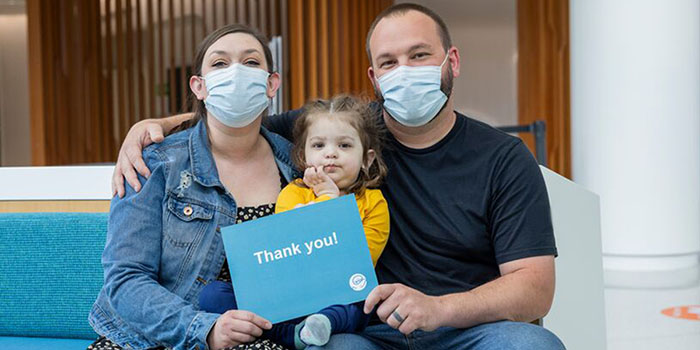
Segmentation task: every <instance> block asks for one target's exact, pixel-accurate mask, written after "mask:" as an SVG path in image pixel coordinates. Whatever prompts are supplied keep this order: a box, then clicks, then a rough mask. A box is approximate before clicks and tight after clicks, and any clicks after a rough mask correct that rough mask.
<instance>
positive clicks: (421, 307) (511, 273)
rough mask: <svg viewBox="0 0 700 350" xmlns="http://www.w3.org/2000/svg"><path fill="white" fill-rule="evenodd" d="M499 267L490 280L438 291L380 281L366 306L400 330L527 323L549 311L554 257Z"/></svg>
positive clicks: (542, 257)
mask: <svg viewBox="0 0 700 350" xmlns="http://www.w3.org/2000/svg"><path fill="white" fill-rule="evenodd" d="M499 268H500V270H501V277H499V278H497V279H495V280H493V281H491V282H488V283H485V284H483V285H481V286H479V287H477V288H474V289H472V290H470V291H467V292H462V293H454V294H447V295H442V296H429V295H425V294H423V293H421V292H419V291H417V290H415V289H412V288H410V287H407V286H405V285H402V284H384V285H380V286H378V287H376V288H375V289H374V290H373V291H372V292H371V293H370V294H369V296H368V297H367V300H366V301H365V309H364V311H365V313H369V312H370V311H371V310H372V309H373V308H374V306H376V305H377V304H379V307H378V308H377V316H379V318H380V319H381V320H382V322H385V323H387V324H388V325H389V326H391V327H393V328H396V329H398V330H399V331H401V332H402V333H404V334H409V333H411V332H413V331H414V330H416V329H420V330H424V331H432V330H435V329H436V328H439V327H444V326H447V327H455V328H468V327H472V326H475V325H478V324H482V323H487V322H494V321H500V320H511V321H524V322H528V321H532V320H535V319H538V318H541V317H543V316H544V315H546V314H547V312H549V308H550V307H551V305H552V299H553V298H554V257H553V256H537V257H531V258H523V259H518V260H514V261H510V262H507V263H504V264H501V265H499ZM395 312H396V313H398V315H396V314H395ZM397 317H398V318H397ZM401 321H403V322H401Z"/></svg>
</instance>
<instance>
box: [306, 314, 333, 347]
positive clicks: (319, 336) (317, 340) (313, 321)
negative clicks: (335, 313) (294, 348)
mask: <svg viewBox="0 0 700 350" xmlns="http://www.w3.org/2000/svg"><path fill="white" fill-rule="evenodd" d="M330 337H331V321H330V320H329V319H328V317H326V315H322V314H313V315H311V316H309V317H307V318H306V320H304V326H302V328H301V331H299V339H300V340H301V341H302V342H304V344H306V345H316V346H323V345H326V343H328V339H330Z"/></svg>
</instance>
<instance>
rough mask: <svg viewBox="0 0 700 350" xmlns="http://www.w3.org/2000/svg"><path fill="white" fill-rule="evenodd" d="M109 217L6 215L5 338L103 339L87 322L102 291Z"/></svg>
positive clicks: (0, 229)
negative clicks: (103, 257)
mask: <svg viewBox="0 0 700 350" xmlns="http://www.w3.org/2000/svg"><path fill="white" fill-rule="evenodd" d="M107 218H108V214H106V213H0V271H2V273H0V336H15V337H45V338H73V339H92V340H94V339H96V338H97V334H95V332H94V331H93V330H92V327H90V325H89V324H88V322H87V317H88V313H89V311H90V308H91V307H92V303H93V302H94V301H95V298H96V297H97V293H98V292H99V290H100V288H101V287H102V280H103V277H102V275H103V273H102V265H101V262H100V260H101V256H102V251H103V250H104V244H105V238H106V232H107ZM18 339H25V338H18ZM27 339H28V340H27V341H30V340H32V338H27ZM3 341H5V340H3ZM17 341H20V340H17ZM0 344H3V343H0ZM57 344H58V343H57ZM0 349H7V347H5V346H2V345H0ZM23 349H29V348H28V347H24V348H23ZM32 349H33V348H32ZM43 349H57V348H56V347H53V346H51V347H45V348H43Z"/></svg>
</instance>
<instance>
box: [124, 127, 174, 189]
mask: <svg viewBox="0 0 700 350" xmlns="http://www.w3.org/2000/svg"><path fill="white" fill-rule="evenodd" d="M163 139H164V137H163V127H162V126H161V124H160V123H159V120H158V119H146V120H142V121H140V122H138V123H136V124H134V125H133V126H132V127H131V129H129V132H128V133H127V134H126V138H124V143H123V144H122V147H121V149H120V150H119V156H118V157H117V164H116V166H115V167H114V173H113V174H112V196H114V195H115V194H119V197H120V198H121V197H124V192H125V191H124V178H126V181H127V182H129V184H130V185H131V187H133V188H134V190H135V191H136V192H138V191H140V190H141V183H139V178H138V176H137V175H136V171H138V173H139V174H141V175H142V176H143V177H145V178H148V177H149V176H150V175H151V171H150V170H149V169H148V167H147V166H146V163H144V162H143V157H142V155H141V152H142V151H143V149H144V148H145V147H146V146H148V145H150V144H152V143H154V142H155V143H159V142H161V141H163ZM134 169H135V170H136V171H134Z"/></svg>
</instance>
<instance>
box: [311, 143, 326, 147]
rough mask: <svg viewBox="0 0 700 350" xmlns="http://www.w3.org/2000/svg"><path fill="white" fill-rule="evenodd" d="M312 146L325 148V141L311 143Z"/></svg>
mask: <svg viewBox="0 0 700 350" xmlns="http://www.w3.org/2000/svg"><path fill="white" fill-rule="evenodd" d="M311 148H323V142H314V143H312V144H311Z"/></svg>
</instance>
